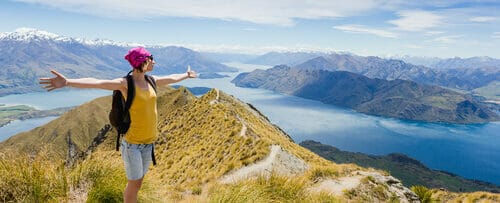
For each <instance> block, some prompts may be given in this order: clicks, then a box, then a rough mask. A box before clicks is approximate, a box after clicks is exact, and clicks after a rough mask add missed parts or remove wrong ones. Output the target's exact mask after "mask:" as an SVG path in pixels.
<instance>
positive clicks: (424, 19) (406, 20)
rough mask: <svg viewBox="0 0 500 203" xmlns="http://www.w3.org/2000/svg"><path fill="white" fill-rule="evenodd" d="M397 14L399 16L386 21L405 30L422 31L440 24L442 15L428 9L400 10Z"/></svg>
mask: <svg viewBox="0 0 500 203" xmlns="http://www.w3.org/2000/svg"><path fill="white" fill-rule="evenodd" d="M398 15H399V16H400V17H401V18H399V19H397V20H391V21H388V22H389V23H391V24H393V25H396V26H397V29H400V30H405V31H424V30H426V29H429V28H432V27H436V26H438V25H440V24H442V20H443V17H442V16H439V15H436V14H434V13H432V12H429V11H400V12H398Z"/></svg>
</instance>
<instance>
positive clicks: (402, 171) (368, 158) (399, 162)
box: [300, 141, 500, 193]
mask: <svg viewBox="0 0 500 203" xmlns="http://www.w3.org/2000/svg"><path fill="white" fill-rule="evenodd" d="M300 146H302V147H305V148H307V149H309V150H311V151H313V152H315V153H316V154H318V155H320V156H321V157H323V158H325V159H328V160H330V161H333V162H335V163H354V164H356V165H360V166H363V167H367V168H368V167H373V168H376V169H380V170H385V171H388V172H389V173H390V174H392V175H393V176H394V177H396V178H398V179H400V180H401V181H402V182H403V184H404V185H405V186H407V187H411V186H414V185H423V186H426V187H428V188H437V189H439V188H445V189H447V190H449V191H454V192H472V191H490V192H494V193H499V192H500V187H498V186H495V185H494V184H491V183H485V182H481V181H474V180H466V179H463V178H461V177H459V176H456V175H453V174H450V173H446V172H442V171H436V170H432V169H429V168H427V167H426V166H424V165H423V164H422V163H420V162H419V161H417V160H415V159H412V158H410V157H407V156H406V155H403V154H389V155H386V156H374V155H367V154H363V153H353V152H347V151H341V150H339V149H337V148H335V147H332V146H329V145H324V144H321V143H319V142H315V141H304V142H301V143H300ZM410 171H411V172H410Z"/></svg>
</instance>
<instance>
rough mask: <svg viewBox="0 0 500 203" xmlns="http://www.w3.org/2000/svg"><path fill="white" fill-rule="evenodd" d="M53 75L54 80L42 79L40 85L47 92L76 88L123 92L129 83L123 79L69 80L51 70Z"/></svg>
mask: <svg viewBox="0 0 500 203" xmlns="http://www.w3.org/2000/svg"><path fill="white" fill-rule="evenodd" d="M50 72H52V74H54V75H55V77H53V78H40V82H39V83H40V84H42V85H45V86H43V88H45V89H47V91H52V90H55V89H58V88H63V87H65V86H68V87H76V88H96V89H105V90H123V89H126V88H125V87H126V86H127V81H126V80H125V79H123V78H117V79H113V80H99V79H95V78H78V79H68V78H66V77H64V75H63V74H61V73H59V72H57V71H55V70H51V71H50Z"/></svg>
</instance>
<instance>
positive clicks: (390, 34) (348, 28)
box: [333, 25, 398, 38]
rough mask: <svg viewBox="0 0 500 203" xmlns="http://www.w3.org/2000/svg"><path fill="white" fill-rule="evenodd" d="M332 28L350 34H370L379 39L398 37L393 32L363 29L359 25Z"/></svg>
mask: <svg viewBox="0 0 500 203" xmlns="http://www.w3.org/2000/svg"><path fill="white" fill-rule="evenodd" d="M333 28H335V29H337V30H342V31H344V32H350V33H361V34H372V35H377V36H379V37H388V38H397V37H398V35H397V34H396V33H393V32H389V31H385V30H381V29H372V28H364V27H363V26H361V25H339V26H334V27H333Z"/></svg>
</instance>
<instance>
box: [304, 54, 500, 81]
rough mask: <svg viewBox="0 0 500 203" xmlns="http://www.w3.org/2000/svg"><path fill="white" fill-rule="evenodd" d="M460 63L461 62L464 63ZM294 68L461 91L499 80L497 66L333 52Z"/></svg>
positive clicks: (499, 68)
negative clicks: (435, 66) (445, 65)
mask: <svg viewBox="0 0 500 203" xmlns="http://www.w3.org/2000/svg"><path fill="white" fill-rule="evenodd" d="M457 60H458V59H457ZM460 61H461V62H462V63H465V62H464V60H460ZM443 63H444V62H443ZM456 63H459V62H456ZM295 67H296V68H300V69H308V70H330V71H339V70H340V71H349V72H353V73H357V74H362V75H364V76H367V77H369V78H379V79H385V80H395V79H402V80H412V81H415V82H418V83H423V84H432V85H439V86H443V87H449V88H454V89H461V90H472V89H476V88H479V87H482V86H486V85H488V84H489V83H491V82H494V81H500V66H481V67H475V68H468V67H453V68H446V69H433V68H429V67H425V66H418V65H413V64H409V63H405V62H404V61H401V60H394V59H383V58H380V57H376V56H368V57H364V56H357V55H352V54H336V53H334V54H330V55H327V56H320V57H317V58H314V59H311V60H309V61H306V62H304V63H302V64H299V65H296V66H295Z"/></svg>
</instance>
